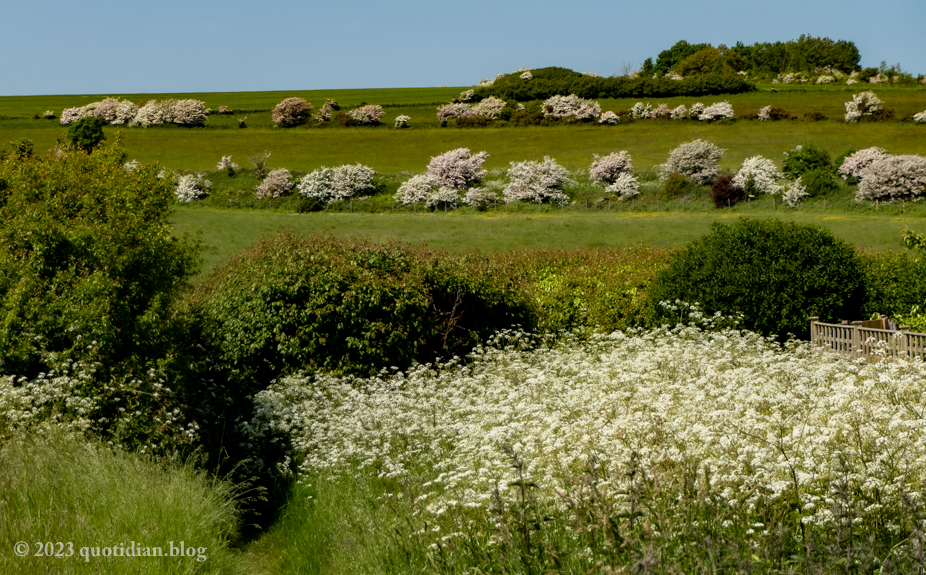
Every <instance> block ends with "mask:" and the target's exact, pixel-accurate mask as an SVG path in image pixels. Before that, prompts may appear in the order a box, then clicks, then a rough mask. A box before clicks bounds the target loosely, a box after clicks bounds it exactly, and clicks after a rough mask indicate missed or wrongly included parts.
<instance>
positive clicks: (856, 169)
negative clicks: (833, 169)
mask: <svg viewBox="0 0 926 575" xmlns="http://www.w3.org/2000/svg"><path fill="white" fill-rule="evenodd" d="M886 157H887V151H885V150H884V148H879V147H877V146H874V147H871V148H865V149H862V150H859V151H857V152H855V153H853V154H852V155H850V156H847V157H846V159H845V160H843V161H842V164H841V165H840V166H839V174H840V175H841V176H842V179H844V180H848V179H849V178H861V177H862V170H864V169H865V168H867V167H868V166H870V165H871V163H872V162H874V161H875V160H882V159H884V158H886Z"/></svg>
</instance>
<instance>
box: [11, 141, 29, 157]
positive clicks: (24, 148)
mask: <svg viewBox="0 0 926 575" xmlns="http://www.w3.org/2000/svg"><path fill="white" fill-rule="evenodd" d="M34 150H35V145H34V144H33V143H32V140H29V139H27V138H21V139H19V140H13V141H12V142H10V151H11V152H12V156H13V157H14V158H15V159H17V160H25V159H28V158H31V157H33V156H34V155H35V153H34Z"/></svg>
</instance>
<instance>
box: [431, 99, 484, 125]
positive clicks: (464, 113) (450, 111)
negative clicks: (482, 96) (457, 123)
mask: <svg viewBox="0 0 926 575" xmlns="http://www.w3.org/2000/svg"><path fill="white" fill-rule="evenodd" d="M475 115H476V112H474V111H473V110H472V108H471V106H470V105H469V104H444V105H443V106H441V107H440V108H438V109H437V119H438V121H439V122H440V125H441V126H446V125H447V120H451V119H453V118H467V117H468V118H472V117H474V116H475Z"/></svg>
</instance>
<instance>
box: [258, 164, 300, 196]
mask: <svg viewBox="0 0 926 575" xmlns="http://www.w3.org/2000/svg"><path fill="white" fill-rule="evenodd" d="M292 189H293V175H292V174H291V173H290V172H289V170H287V169H286V168H276V169H273V170H270V172H269V173H268V174H267V177H265V178H264V180H263V181H262V182H261V183H260V184H258V185H257V188H256V189H255V190H254V195H255V196H257V199H258V200H264V199H273V198H279V197H282V196H285V195H287V194H288V193H289V192H291V191H292Z"/></svg>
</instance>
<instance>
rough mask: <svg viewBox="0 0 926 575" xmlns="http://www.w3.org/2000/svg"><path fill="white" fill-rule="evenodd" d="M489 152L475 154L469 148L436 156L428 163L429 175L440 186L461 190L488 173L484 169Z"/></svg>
mask: <svg viewBox="0 0 926 575" xmlns="http://www.w3.org/2000/svg"><path fill="white" fill-rule="evenodd" d="M488 157H489V154H488V152H478V153H476V154H473V153H471V152H470V151H469V148H457V149H455V150H450V151H449V152H444V153H443V154H440V155H437V156H434V157H432V158H431V161H430V162H428V175H429V176H430V177H431V179H433V180H434V181H435V182H437V184H438V185H439V186H447V187H449V188H454V189H457V190H461V189H463V188H465V187H467V186H469V185H470V184H473V183H476V182H478V181H479V180H480V179H481V178H482V176H484V175H485V174H486V171H485V170H483V169H482V165H483V164H484V163H485V161H486V158H488Z"/></svg>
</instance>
